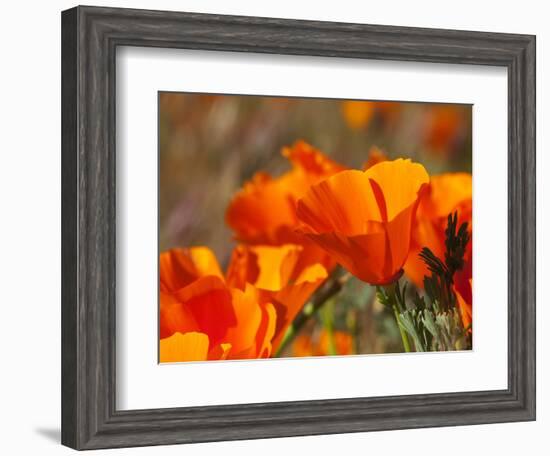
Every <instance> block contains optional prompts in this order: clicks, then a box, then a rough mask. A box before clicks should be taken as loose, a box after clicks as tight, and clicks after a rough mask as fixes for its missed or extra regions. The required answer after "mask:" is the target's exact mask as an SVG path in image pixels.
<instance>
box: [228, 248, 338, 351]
mask: <svg viewBox="0 0 550 456" xmlns="http://www.w3.org/2000/svg"><path fill="white" fill-rule="evenodd" d="M310 253H311V250H310V249H307V248H304V247H303V246H300V245H291V244H287V245H283V246H280V247H272V246H244V245H240V246H238V247H237V248H236V249H235V250H234V251H233V256H232V258H231V262H230V266H229V269H228V272H227V283H228V284H229V285H230V286H233V287H237V288H243V287H244V286H245V285H246V284H252V285H254V287H256V288H257V289H258V290H260V293H261V296H262V299H263V300H264V301H266V302H269V303H271V304H272V305H273V306H274V307H275V310H276V313H277V324H276V328H275V333H274V336H273V340H272V346H273V350H276V349H277V348H278V346H279V344H280V342H281V340H282V339H283V337H284V335H285V332H286V330H287V328H288V326H289V325H290V324H291V323H292V321H293V320H294V318H295V317H296V315H297V314H298V312H299V311H300V310H301V309H302V307H303V306H304V304H305V303H306V302H307V300H308V299H309V298H310V296H311V295H312V294H313V292H314V291H315V290H316V289H317V288H318V287H319V286H320V285H321V284H322V283H323V282H324V280H325V279H326V278H327V276H328V273H327V269H326V268H325V267H324V266H323V265H322V264H321V263H318V262H314V261H312V258H311V256H310Z"/></svg>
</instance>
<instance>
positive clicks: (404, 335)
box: [393, 304, 411, 353]
mask: <svg viewBox="0 0 550 456" xmlns="http://www.w3.org/2000/svg"><path fill="white" fill-rule="evenodd" d="M393 315H394V316H395V323H396V324H397V327H398V328H399V334H401V340H402V341H403V348H404V349H405V351H406V352H407V353H409V352H410V351H411V344H410V343H409V337H408V336H407V333H406V332H405V329H403V327H402V326H401V323H399V310H398V309H397V305H396V304H394V305H393Z"/></svg>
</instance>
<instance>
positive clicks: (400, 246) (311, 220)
mask: <svg viewBox="0 0 550 456" xmlns="http://www.w3.org/2000/svg"><path fill="white" fill-rule="evenodd" d="M428 182H429V177H428V173H427V172H426V170H425V169H424V167H423V166H422V165H420V164H417V163H412V162H411V161H410V160H404V159H398V160H394V161H386V162H382V163H378V164H377V165H374V166H373V167H371V168H369V169H368V170H366V171H364V172H362V171H357V170H352V171H342V172H340V173H338V174H336V175H334V176H332V177H330V178H328V179H326V180H324V181H322V182H320V183H319V184H316V185H313V186H312V187H311V188H310V190H309V191H308V192H307V193H306V195H305V196H304V197H303V198H302V199H300V200H299V201H298V209H297V215H298V218H299V219H300V220H301V222H302V223H303V228H302V232H303V233H304V234H305V235H306V236H307V237H309V238H310V239H311V240H312V241H314V242H315V243H317V244H318V245H319V246H320V247H322V248H323V249H325V250H326V251H327V252H329V253H330V254H331V255H332V256H333V258H334V259H335V260H336V261H337V262H338V263H340V264H341V265H342V266H344V267H345V268H346V269H347V270H348V271H350V272H351V273H352V274H353V275H355V276H356V277H358V278H359V279H361V280H363V281H365V282H368V283H371V284H387V283H391V282H392V281H394V280H396V279H397V278H398V277H399V276H400V275H401V273H402V270H401V268H402V267H403V264H404V263H405V260H406V259H407V255H408V253H409V248H410V237H411V230H412V226H413V222H414V218H415V215H416V209H417V206H418V202H419V197H420V195H421V194H422V192H423V191H424V189H425V187H426V186H427V184H428Z"/></svg>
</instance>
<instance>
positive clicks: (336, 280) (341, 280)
mask: <svg viewBox="0 0 550 456" xmlns="http://www.w3.org/2000/svg"><path fill="white" fill-rule="evenodd" d="M350 277H351V276H350V274H349V273H346V274H344V275H343V276H340V277H338V269H335V270H334V272H333V273H332V275H331V276H330V277H329V278H328V279H327V281H326V282H325V284H324V285H323V286H322V287H321V288H320V289H319V290H318V291H317V293H316V294H315V295H314V296H313V299H312V300H311V302H309V303H308V304H307V305H306V306H305V307H304V310H303V311H302V312H301V313H299V314H298V316H297V317H296V318H295V319H294V321H293V322H292V324H291V325H290V326H289V327H288V329H287V331H286V333H285V335H284V337H283V340H282V341H281V343H280V345H279V347H278V348H277V350H276V351H275V355H274V357H275V358H278V357H279V356H281V353H283V351H284V350H285V348H286V347H287V346H288V344H290V342H292V340H294V338H295V337H296V335H297V334H298V333H299V332H300V330H301V329H302V327H303V326H304V324H305V323H306V322H307V321H308V320H309V319H310V317H311V316H312V315H314V314H315V313H316V312H317V311H318V310H319V309H320V308H321V307H323V305H324V304H325V303H326V302H327V301H328V300H329V299H330V298H332V297H333V296H335V295H336V294H337V293H339V292H340V290H341V289H342V287H343V286H344V284H345V283H346V282H347V281H348V280H349V278H350Z"/></svg>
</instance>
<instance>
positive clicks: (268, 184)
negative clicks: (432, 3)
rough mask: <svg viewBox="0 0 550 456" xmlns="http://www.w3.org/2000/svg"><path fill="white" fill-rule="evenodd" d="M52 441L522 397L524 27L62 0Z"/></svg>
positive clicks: (237, 435) (110, 442) (531, 191)
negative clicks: (56, 393)
mask: <svg viewBox="0 0 550 456" xmlns="http://www.w3.org/2000/svg"><path fill="white" fill-rule="evenodd" d="M62 240H63V243H62V277H63V281H62V443H63V444H65V445H67V446H70V447H72V448H75V449H95V448H114V447H124V446H144V445H162V444H175V443H192V442H206V441H218V440H236V439H255V438H270V437H283V436H300V435H316V434H328V433H345V432H364V431H373V430H389V429H404V428H419V427H430V426H454V425H467V424H481V423H496V422H506V421H527V420H534V419H535V256H536V249H535V247H536V246H535V37H534V36H530V35H515V34H502V33H481V32H470V31H454V30H438V29H418V28H408V27H392V26H379V25H363V24H343V23H331V22H313V21H297V20H282V19H272V18H256V17H236V16H216V15H207V14H195V13H179V12H162V11H146V10H129V9H112V8H101V7H76V8H73V9H70V10H67V11H64V12H63V13H62Z"/></svg>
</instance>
